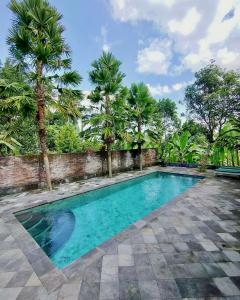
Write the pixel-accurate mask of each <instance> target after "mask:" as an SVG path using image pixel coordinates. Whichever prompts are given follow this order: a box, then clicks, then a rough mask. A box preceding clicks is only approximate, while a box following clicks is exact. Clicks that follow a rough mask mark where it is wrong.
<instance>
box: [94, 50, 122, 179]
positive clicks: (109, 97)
mask: <svg viewBox="0 0 240 300" xmlns="http://www.w3.org/2000/svg"><path fill="white" fill-rule="evenodd" d="M120 66H121V62H120V61H119V60H117V59H116V58H115V57H114V56H113V55H112V53H109V52H103V54H102V56H101V57H100V58H99V59H98V60H95V61H94V62H93V63H92V70H91V71H90V72H89V77H90V81H91V83H92V84H93V85H95V89H94V91H93V92H92V93H91V94H90V95H89V99H91V100H92V101H93V102H95V103H98V107H99V108H100V114H97V115H95V116H94V118H93V119H92V122H94V123H95V124H99V123H100V124H102V128H101V129H102V130H101V131H102V132H101V133H102V140H103V142H104V145H105V146H106V149H107V166H108V175H109V177H112V154H111V145H112V144H113V143H114V140H115V133H114V118H113V115H112V104H113V102H114V101H116V99H117V98H118V95H119V93H120V92H121V89H122V86H121V83H122V80H123V78H124V77H125V74H124V73H122V72H121V71H120ZM99 129H100V128H99Z"/></svg>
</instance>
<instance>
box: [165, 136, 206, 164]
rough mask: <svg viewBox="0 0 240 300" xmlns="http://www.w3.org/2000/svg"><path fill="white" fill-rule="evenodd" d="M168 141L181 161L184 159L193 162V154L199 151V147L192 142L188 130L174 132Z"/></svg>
mask: <svg viewBox="0 0 240 300" xmlns="http://www.w3.org/2000/svg"><path fill="white" fill-rule="evenodd" d="M169 143H170V144H171V145H172V147H173V149H174V150H175V151H176V152H177V155H178V157H179V160H180V162H181V163H183V162H185V161H189V162H193V157H194V156H193V155H194V154H196V153H200V152H201V147H199V146H198V145H197V144H196V143H194V142H193V138H192V137H191V134H190V132H189V131H184V132H183V133H181V134H178V133H174V135H173V136H172V139H171V140H170V142H169Z"/></svg>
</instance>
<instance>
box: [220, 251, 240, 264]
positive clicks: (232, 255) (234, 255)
mask: <svg viewBox="0 0 240 300" xmlns="http://www.w3.org/2000/svg"><path fill="white" fill-rule="evenodd" d="M223 253H224V254H225V255H226V256H227V257H228V258H229V260H230V261H232V262H237V261H240V254H239V252H237V251H232V250H225V251H223Z"/></svg>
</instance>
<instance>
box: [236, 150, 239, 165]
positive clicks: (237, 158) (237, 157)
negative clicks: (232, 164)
mask: <svg viewBox="0 0 240 300" xmlns="http://www.w3.org/2000/svg"><path fill="white" fill-rule="evenodd" d="M236 160H237V166H239V156H238V149H236Z"/></svg>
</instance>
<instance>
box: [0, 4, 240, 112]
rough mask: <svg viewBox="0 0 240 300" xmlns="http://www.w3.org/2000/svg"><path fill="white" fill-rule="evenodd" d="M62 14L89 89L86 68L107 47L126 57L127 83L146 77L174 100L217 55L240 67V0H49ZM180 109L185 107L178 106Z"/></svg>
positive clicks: (5, 13) (0, 40)
mask: <svg viewBox="0 0 240 300" xmlns="http://www.w3.org/2000/svg"><path fill="white" fill-rule="evenodd" d="M49 2H50V3H51V4H52V5H54V6H55V7H56V8H57V9H58V10H59V11H60V12H61V13H62V14H63V24H64V26H65V28H66V32H65V37H66V40H67V42H68V44H69V45H70V46H71V49H72V57H73V68H74V69H77V70H78V71H79V73H80V74H81V76H82V77H83V82H82V85H81V88H82V90H86V91H88V90H90V89H91V85H90V83H89V80H88V71H89V70H90V64H91V62H92V61H93V60H94V59H96V58H97V57H99V56H100V54H101V52H102V50H103V49H105V50H110V51H112V52H113V54H114V55H115V56H116V57H117V58H118V59H120V60H121V61H122V70H123V72H125V73H126V78H125V79H124V84H125V85H128V86H129V85H130V84H131V83H132V82H140V81H143V82H145V83H146V84H148V85H149V88H150V90H151V92H152V94H153V96H154V97H156V98H162V97H169V98H172V99H174V100H175V101H176V103H177V104H178V101H179V100H182V99H183V97H184V88H185V87H186V85H187V84H189V83H191V81H192V80H193V74H194V72H195V71H197V70H198V69H199V68H201V67H203V66H204V65H206V64H207V63H208V62H209V61H210V59H212V58H214V59H215V60H216V61H217V63H219V64H220V65H221V66H223V67H225V68H227V69H231V68H238V67H239V66H240V59H239V58H240V57H239V56H240V55H239V46H240V45H239V44H240V39H239V33H240V27H239V20H240V9H239V0H204V1H201V0H89V1H79V0H67V1H63V0H62V1H59V0H50V1H49ZM7 3H8V1H7V0H1V1H0V28H1V31H0V59H1V60H2V61H4V59H5V58H6V56H7V55H8V48H7V46H6V43H5V40H6V37H7V34H8V29H9V28H10V26H11V13H10V11H9V10H8V8H7ZM178 107H179V112H181V111H183V109H184V108H183V107H182V106H181V105H179V104H178Z"/></svg>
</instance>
